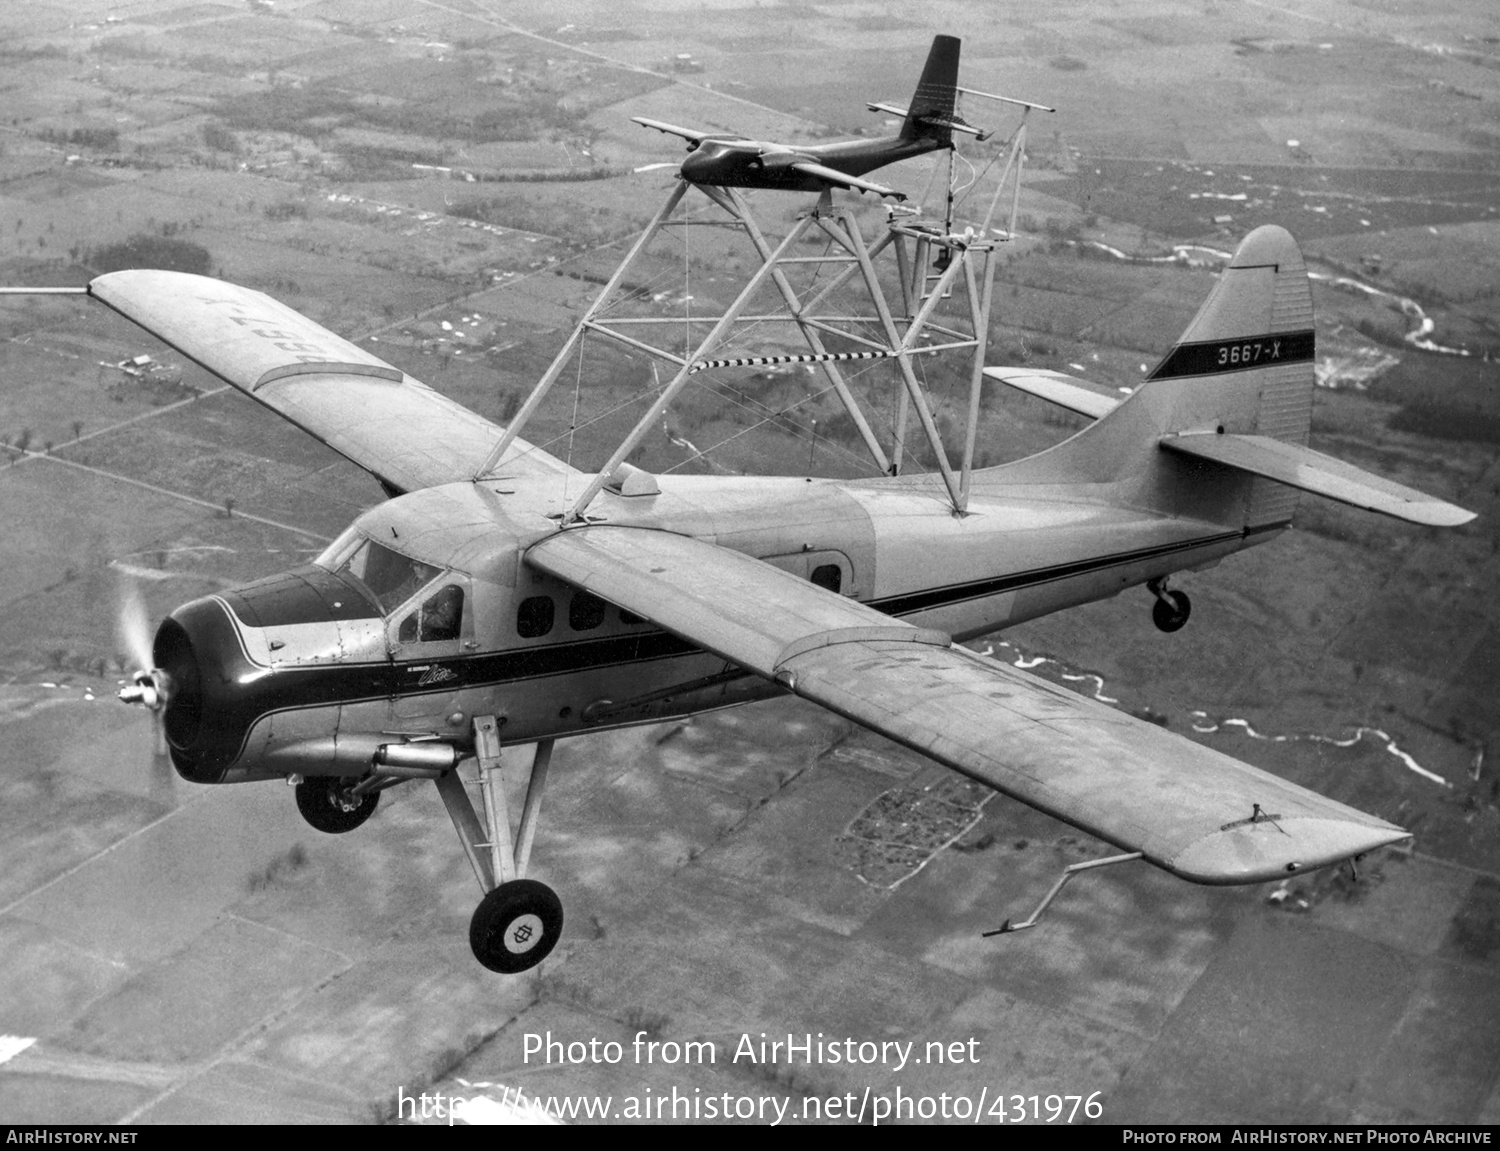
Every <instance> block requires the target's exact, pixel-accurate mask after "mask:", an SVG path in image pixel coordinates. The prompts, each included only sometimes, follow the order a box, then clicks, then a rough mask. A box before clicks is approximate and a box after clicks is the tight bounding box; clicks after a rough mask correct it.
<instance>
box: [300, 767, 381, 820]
mask: <svg viewBox="0 0 1500 1151" xmlns="http://www.w3.org/2000/svg"><path fill="white" fill-rule="evenodd" d="M356 782H358V781H357V780H356V779H354V778H352V777H351V778H347V779H341V778H339V777H338V776H333V775H312V776H308V777H307V778H306V779H304V780H303V781H302V782H301V783H299V784H298V785H297V810H298V811H300V812H301V813H302V818H303V819H305V820H307V822H308V823H310V824H312V826H313V827H315V828H317V829H318V830H319V831H325V832H327V833H328V834H329V835H341V834H343V833H344V832H346V831H353V830H354V829H355V828H356V827H358V826H359V825H360V824H362V823H363V822H364V821H365V820H367V819H369V818H370V816H372V815H374V814H375V805H376V804H377V803H379V802H380V793H379V792H378V791H372V792H370V793H368V794H367V795H355V794H354V793H353V787H354V784H355V783H356Z"/></svg>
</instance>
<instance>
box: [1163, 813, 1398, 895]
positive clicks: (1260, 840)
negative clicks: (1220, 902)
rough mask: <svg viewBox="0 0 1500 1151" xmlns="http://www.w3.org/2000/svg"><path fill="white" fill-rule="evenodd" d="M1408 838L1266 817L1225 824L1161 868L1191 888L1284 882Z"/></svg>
mask: <svg viewBox="0 0 1500 1151" xmlns="http://www.w3.org/2000/svg"><path fill="white" fill-rule="evenodd" d="M1411 838H1412V835H1411V832H1409V831H1404V830H1402V829H1401V828H1399V827H1395V826H1393V825H1391V824H1388V823H1376V824H1370V823H1355V822H1352V821H1350V820H1346V819H1330V818H1316V817H1313V818H1309V817H1288V818H1285V819H1283V818H1281V817H1279V816H1275V815H1268V816H1266V817H1264V818H1262V819H1258V820H1255V821H1251V820H1245V821H1243V822H1240V823H1237V824H1226V825H1225V826H1224V827H1223V828H1221V829H1220V830H1218V831H1215V832H1211V833H1209V834H1208V835H1205V836H1203V837H1202V838H1200V839H1198V840H1197V841H1195V842H1194V843H1193V844H1192V845H1191V846H1189V847H1188V848H1187V850H1185V851H1183V852H1182V853H1181V854H1180V855H1178V856H1177V857H1176V858H1175V859H1172V860H1169V861H1167V862H1165V863H1164V864H1163V866H1164V867H1166V869H1167V870H1168V871H1170V872H1172V874H1174V875H1176V876H1179V877H1180V878H1182V879H1187V880H1190V881H1192V882H1193V883H1203V884H1212V885H1215V886H1223V885H1230V884H1247V883H1267V882H1271V881H1273V880H1278V879H1288V878H1290V877H1292V876H1296V875H1302V874H1303V873H1305V872H1308V871H1316V870H1318V869H1319V868H1322V867H1328V866H1330V865H1331V864H1335V863H1342V862H1343V861H1344V860H1346V859H1354V858H1357V857H1359V856H1362V855H1364V854H1366V853H1367V852H1371V851H1375V850H1377V849H1378V848H1382V847H1391V846H1394V845H1395V844H1398V843H1402V842H1405V841H1407V840H1410V839H1411Z"/></svg>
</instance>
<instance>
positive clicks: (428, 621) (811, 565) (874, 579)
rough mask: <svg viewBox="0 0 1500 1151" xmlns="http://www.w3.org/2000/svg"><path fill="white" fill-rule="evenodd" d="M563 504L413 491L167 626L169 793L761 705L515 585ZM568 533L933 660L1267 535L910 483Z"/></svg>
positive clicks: (859, 485)
mask: <svg viewBox="0 0 1500 1151" xmlns="http://www.w3.org/2000/svg"><path fill="white" fill-rule="evenodd" d="M980 475H981V476H983V475H984V473H980ZM581 482H582V481H579V480H575V481H574V483H573V488H572V491H571V492H568V491H565V490H564V485H563V483H562V482H561V479H560V478H559V479H550V478H516V479H513V480H498V481H496V480H490V481H485V482H482V483H461V484H450V485H446V486H443V487H437V488H431V489H427V490H424V491H418V492H413V493H411V494H409V495H405V496H401V497H399V498H396V499H393V500H390V501H388V502H386V503H384V504H381V505H379V506H377V507H375V508H372V509H371V510H370V511H368V512H366V513H365V514H364V515H363V516H361V517H360V518H359V519H358V520H357V521H356V522H355V524H354V525H352V526H351V527H350V529H349V530H348V531H347V532H345V533H344V535H343V536H341V537H340V538H339V540H337V541H335V543H334V544H333V545H331V546H330V547H329V548H328V550H327V551H326V552H325V553H324V554H323V555H322V556H320V557H319V559H318V561H317V562H316V563H315V564H313V565H309V566H308V567H306V568H302V569H297V570H295V571H293V572H289V573H285V574H283V575H281V576H277V577H272V578H271V579H266V580H260V581H257V582H255V583H252V584H249V585H246V586H244V587H241V588H239V589H236V590H234V591H230V592H225V593H222V594H220V595H215V596H210V597H206V598H204V599H201V600H196V601H194V602H193V603H190V604H187V605H185V606H184V607H182V608H180V609H178V610H177V611H176V612H174V613H173V615H172V616H171V617H169V619H168V620H167V621H166V622H165V623H164V624H163V625H162V629H161V631H160V632H159V633H158V638H157V652H156V655H157V662H158V664H159V666H161V667H162V668H163V669H165V671H166V672H167V674H168V675H169V676H170V677H171V678H172V681H173V699H172V702H171V704H170V705H169V708H168V713H167V723H166V731H167V735H168V740H169V744H170V746H171V749H172V755H173V759H174V762H175V764H176V766H177V769H178V771H179V772H180V773H181V774H182V775H184V776H185V777H186V778H189V779H193V780H195V781H198V782H205V783H217V782H238V781H247V780H253V779H264V778H275V777H281V776H286V775H290V774H294V773H300V774H320V773H321V774H339V775H345V774H361V773H363V772H364V771H366V770H368V766H369V763H370V760H371V756H372V754H374V753H375V751H376V749H377V748H378V747H379V746H381V745H383V744H386V743H389V742H391V741H398V742H404V741H419V742H426V741H437V742H439V743H446V744H450V745H457V746H460V747H463V746H467V745H468V743H469V742H470V741H471V740H472V721H473V719H474V717H475V716H480V715H495V716H497V717H499V719H500V722H501V724H502V730H501V734H502V738H503V739H504V741H505V742H507V743H512V742H526V741H531V740H536V739H541V738H548V737H560V736H567V735H574V734H579V733H583V732H587V731H598V730H604V729H607V728H611V727H621V726H627V725H631V724H638V723H645V722H652V721H656V720H661V719H665V718H670V717H673V716H681V715H686V714H691V713H694V712H699V711H704V710H708V709H713V708H719V707H726V706H730V705H734V704H738V703H744V702H749V701H751V700H755V699H761V698H765V697H768V696H771V695H775V694H779V692H780V691H781V689H780V688H779V687H777V686H776V685H775V684H773V683H770V682H768V681H766V680H763V679H760V678H759V677H757V676H754V675H751V674H749V673H746V672H744V671H742V670H741V669H738V668H737V667H735V666H734V665H732V664H728V663H726V661H725V660H723V659H722V658H719V657H717V656H713V655H711V654H708V653H706V652H703V651H701V650H699V649H697V648H695V647H694V646H693V645H691V644H690V643H687V642H686V641H684V640H682V639H679V638H678V637H676V636H673V635H670V634H667V633H665V632H663V631H661V630H659V629H657V628H655V627H654V626H653V625H651V624H650V623H649V622H648V621H646V620H643V619H640V618H638V617H635V616H632V615H630V614H629V613H624V612H622V611H621V610H620V609H619V608H617V607H615V606H614V605H611V604H607V603H604V602H603V601H602V600H599V599H597V598H596V597H594V596H592V595H590V594H588V593H586V592H582V591H579V590H577V589H575V588H573V587H571V586H569V585H567V584H565V583H562V582H560V581H558V580H556V579H554V578H552V577H549V576H546V575H544V574H542V573H541V572H539V571H536V570H534V569H532V568H531V567H529V566H528V565H527V563H526V559H525V556H526V550H527V548H528V547H530V546H531V545H532V544H534V543H536V542H537V541H539V540H541V539H544V538H546V537H547V536H548V535H550V534H551V533H553V532H555V531H557V530H558V528H557V517H558V515H559V513H561V512H562V511H563V510H564V509H565V508H566V507H567V506H568V505H569V502H570V497H573V498H576V495H577V489H578V488H579V487H581ZM588 518H589V520H590V521H591V522H601V521H603V522H608V523H611V524H616V525H625V526H632V527H637V528H640V529H643V530H657V531H667V532H676V533H680V534H685V535H690V536H694V537H698V538H702V539H705V540H708V541H710V542H713V543H715V544H717V545H719V546H721V547H726V548H730V549H733V550H736V551H740V552H743V553H746V554H748V555H752V556H755V557H756V558H758V559H762V560H764V561H765V562H767V563H769V564H772V565H774V566H776V567H780V568H783V569H785V570H788V571H791V572H793V573H795V574H797V575H799V576H801V577H803V578H806V579H809V580H811V581H813V582H815V583H818V584H820V585H822V586H823V587H825V588H827V589H828V590H830V591H832V592H837V593H838V594H840V595H846V596H852V597H854V598H856V599H858V600H860V601H861V602H863V603H867V604H869V605H871V606H873V607H875V608H878V609H879V610H881V611H884V612H886V613H888V614H890V615H893V616H897V617H899V618H901V619H904V620H907V621H909V622H911V623H914V624H917V625H919V626H922V627H930V628H936V629H939V630H942V631H945V632H947V633H949V634H951V635H952V636H953V637H954V638H955V639H956V640H963V639H967V638H972V637H975V636H979V635H983V634H986V633H990V632H993V631H996V630H998V629H1001V628H1004V627H1006V626H1008V625H1010V624H1015V623H1019V622H1021V621H1022V620H1026V619H1031V618H1034V617H1036V616H1040V615H1045V614H1047V613H1049V612H1052V611H1056V610H1058V609H1060V608H1064V607H1068V606H1072V605H1075V604H1079V603H1084V602H1087V601H1090V600H1096V599H1101V598H1105V597H1108V596H1111V595H1114V594H1116V593H1118V592H1119V591H1121V590H1123V589H1124V588H1126V587H1130V586H1132V585H1135V584H1139V583H1142V582H1144V581H1146V580H1149V579H1152V578H1155V577H1158V576H1161V575H1164V574H1167V573H1169V572H1172V571H1176V570H1181V569H1183V568H1191V567H1201V566H1206V565H1208V564H1211V563H1214V562H1217V560H1218V559H1220V558H1222V557H1223V556H1224V555H1227V554H1229V553H1231V552H1233V551H1236V550H1239V549H1240V548H1243V547H1246V546H1249V545H1250V544H1252V543H1256V542H1260V541H1261V540H1263V539H1265V538H1269V536H1270V535H1271V534H1273V533H1272V532H1270V531H1265V530H1262V531H1246V530H1245V529H1243V528H1235V527H1230V526H1226V525H1225V524H1223V523H1216V522H1214V520H1212V519H1207V518H1205V519H1196V518H1192V517H1189V516H1183V515H1163V514H1161V513H1159V512H1150V511H1146V510H1139V509H1136V508H1133V507H1131V506H1130V504H1129V503H1128V502H1124V503H1122V502H1117V501H1113V500H1108V499H1103V498H1098V497H1089V496H1085V495H1080V494H1079V493H1078V492H1077V491H1075V490H1073V489H1070V488H1068V487H1066V486H1064V485H1058V486H1056V487H1052V486H1048V485H1041V486H1036V485H1032V486H1026V487H1022V488H1020V489H1016V490H1010V489H1008V488H1006V487H1004V486H996V485H989V486H987V485H985V484H983V483H980V484H978V485H976V489H975V492H974V495H973V497H972V500H971V505H970V509H969V514H967V515H964V516H961V517H960V516H955V515H954V514H953V511H952V508H951V505H950V504H949V503H948V502H947V500H946V498H945V497H944V494H943V492H942V490H941V488H940V487H936V486H934V483H933V481H932V479H931V478H930V477H913V478H911V479H909V480H907V479H877V480H869V481H852V482H851V481H833V480H816V479H814V480H809V479H803V478H777V477H770V478H756V477H712V476H702V477H691V476H685V477H671V476H669V477H662V478H661V480H660V481H659V492H658V493H657V494H651V495H634V496H623V495H617V494H611V493H608V492H606V493H605V494H603V495H601V496H600V497H599V498H598V499H597V500H596V501H595V502H594V503H593V504H592V505H591V507H590V509H589V517H588ZM1277 526H1280V525H1277ZM766 610H767V611H768V612H774V611H775V610H776V605H775V604H767V605H766Z"/></svg>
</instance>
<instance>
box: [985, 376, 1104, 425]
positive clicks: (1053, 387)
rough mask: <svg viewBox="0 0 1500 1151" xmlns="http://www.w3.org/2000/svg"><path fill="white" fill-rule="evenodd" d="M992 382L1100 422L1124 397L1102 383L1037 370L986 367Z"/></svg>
mask: <svg viewBox="0 0 1500 1151" xmlns="http://www.w3.org/2000/svg"><path fill="white" fill-rule="evenodd" d="M984 374H985V375H986V376H988V377H989V378H990V379H992V380H998V381H999V382H1000V383H1002V384H1008V385H1009V386H1010V387H1012V388H1015V389H1017V390H1018V391H1022V392H1026V393H1027V394H1028V395H1032V396H1037V397H1038V398H1040V399H1043V400H1046V401H1048V402H1049V403H1053V404H1056V405H1057V406H1058V407H1060V408H1067V409H1068V411H1070V412H1077V413H1078V414H1079V415H1080V416H1088V417H1089V419H1091V420H1097V419H1100V418H1101V417H1103V416H1105V415H1108V414H1109V413H1110V412H1112V411H1114V410H1115V408H1117V407H1119V405H1120V401H1121V400H1123V399H1124V398H1125V396H1124V394H1123V393H1121V392H1119V391H1116V390H1115V389H1113V388H1107V387H1105V386H1104V385H1103V384H1095V383H1091V382H1090V381H1088V380H1080V379H1078V378H1077V377H1075V376H1068V375H1064V374H1063V373H1062V372H1049V371H1047V370H1045V369H1038V368H985V369H984Z"/></svg>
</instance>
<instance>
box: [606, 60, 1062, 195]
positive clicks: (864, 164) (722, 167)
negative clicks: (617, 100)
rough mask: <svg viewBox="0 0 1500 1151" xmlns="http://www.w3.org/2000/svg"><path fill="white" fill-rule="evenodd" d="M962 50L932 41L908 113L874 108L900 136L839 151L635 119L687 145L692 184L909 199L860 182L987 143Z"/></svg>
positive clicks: (685, 168)
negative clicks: (965, 141)
mask: <svg viewBox="0 0 1500 1151" xmlns="http://www.w3.org/2000/svg"><path fill="white" fill-rule="evenodd" d="M959 44H960V41H959V39H958V38H957V37H956V36H934V37H933V39H932V48H931V50H930V51H929V52H928V54H927V64H926V66H925V67H923V69H922V76H921V79H919V80H918V81H917V90H916V92H914V93H913V94H912V98H911V104H910V105H909V106H908V107H905V108H899V107H894V106H892V105H890V104H870V105H869V108H870V110H871V111H876V112H889V113H891V114H893V115H897V116H900V117H902V122H901V131H900V132H899V133H898V134H897V135H894V136H883V137H881V138H880V139H876V140H844V141H841V142H839V143H836V144H816V145H802V144H773V143H768V142H766V141H762V140H751V139H750V138H748V137H746V136H736V135H732V134H728V133H715V132H698V131H695V130H693V129H691V128H679V127H677V126H676V125H674V124H668V123H665V122H664V121H661V120H652V119H650V118H649V117H646V116H632V117H631V119H633V120H634V121H635V122H636V123H637V124H644V125H645V126H646V127H648V128H655V129H656V130H657V131H659V132H667V133H669V134H671V135H673V136H681V137H682V138H683V139H684V140H686V141H687V146H688V152H689V153H690V155H689V156H688V157H687V159H685V160H683V162H682V171H681V175H682V178H683V179H684V180H687V181H688V182H689V183H692V184H712V185H719V186H727V187H734V188H774V189H777V190H779V191H783V192H821V191H823V190H824V189H826V188H848V189H850V190H851V191H855V192H874V193H875V194H876V195H879V196H890V197H892V198H894V199H897V200H904V199H906V196H905V194H904V193H901V192H897V191H896V190H894V189H892V188H887V187H886V186H885V185H883V184H876V183H874V182H873V181H870V180H862V179H860V177H861V176H863V175H864V174H865V173H866V172H873V171H874V170H875V169H876V168H884V167H885V166H886V165H887V164H894V163H896V162H897V161H898V160H909V159H911V158H912V157H913V156H921V155H924V154H925V153H927V152H935V151H937V150H938V149H940V148H951V147H952V146H953V133H954V132H955V131H957V132H967V133H969V134H970V135H973V136H976V137H978V138H979V139H980V140H983V139H985V138H986V135H987V133H985V132H982V131H980V130H979V129H978V128H975V127H973V126H972V125H970V124H967V123H965V122H964V120H963V118H962V117H961V116H959V115H958V112H957V100H958V92H959V91H960V89H959V87H958V50H959ZM979 94H980V95H983V93H979ZM991 98H992V99H1003V97H991ZM1011 102H1012V103H1024V102H1023V101H1011ZM1031 106H1032V107H1040V105H1031Z"/></svg>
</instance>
